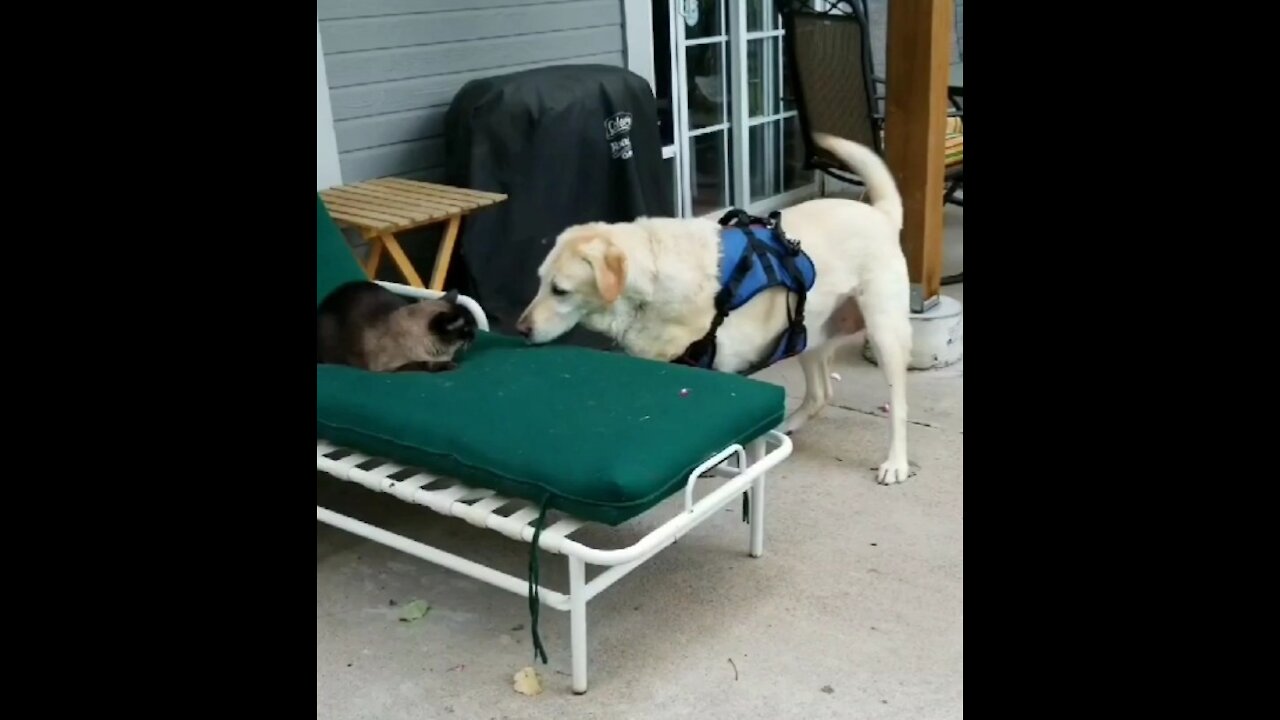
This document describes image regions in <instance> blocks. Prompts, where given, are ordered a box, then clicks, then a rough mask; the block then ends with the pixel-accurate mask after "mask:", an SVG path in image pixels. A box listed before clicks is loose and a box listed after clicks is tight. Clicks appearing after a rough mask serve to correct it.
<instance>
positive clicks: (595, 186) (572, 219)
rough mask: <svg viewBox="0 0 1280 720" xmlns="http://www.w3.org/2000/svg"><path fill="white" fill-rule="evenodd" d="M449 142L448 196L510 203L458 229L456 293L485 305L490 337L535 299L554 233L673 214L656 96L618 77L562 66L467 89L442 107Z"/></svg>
mask: <svg viewBox="0 0 1280 720" xmlns="http://www.w3.org/2000/svg"><path fill="white" fill-rule="evenodd" d="M445 137H446V143H447V147H448V157H447V161H446V162H447V167H446V171H447V182H448V183H449V184H451V185H457V186H461V187H468V188H474V189H476V190H488V191H492V192H500V193H505V194H506V195H507V196H508V197H507V200H506V201H505V202H502V203H499V204H498V205H495V206H491V207H489V208H485V209H481V210H479V211H477V212H475V213H474V214H472V215H470V216H468V217H467V219H466V220H465V221H464V222H463V224H462V232H461V235H460V237H459V239H458V247H459V253H460V261H461V262H456V264H460V265H461V266H462V268H460V270H462V273H461V274H462V275H464V277H459V276H455V277H454V278H453V280H454V283H452V284H454V285H457V286H460V287H461V288H463V291H464V292H466V293H467V294H469V295H472V296H473V297H475V298H476V299H477V300H478V301H480V303H481V304H482V305H483V306H484V308H485V311H486V312H487V313H488V314H489V316H490V319H491V321H492V322H493V323H494V326H495V329H503V330H509V329H510V328H511V326H512V325H514V323H515V321H516V320H517V318H518V316H519V314H520V312H521V311H522V310H523V309H524V308H525V306H526V305H527V304H528V303H529V301H530V300H531V299H533V296H534V294H535V293H536V292H537V290H538V278H537V269H538V265H539V264H541V263H542V260H543V258H545V257H546V254H547V252H548V251H550V249H551V246H552V244H553V243H554V241H555V237H556V235H558V234H559V233H560V231H561V230H563V229H565V228H566V227H568V226H570V225H573V224H576V223H582V222H588V221H595V220H599V221H605V222H624V221H629V220H634V219H635V218H636V217H637V216H640V215H653V216H662V215H672V214H673V213H674V208H673V205H674V199H673V195H672V187H671V181H670V178H669V177H668V176H669V173H668V172H667V171H666V169H665V168H664V167H663V160H662V142H661V139H660V137H659V134H658V115H657V109H656V102H655V100H654V97H653V92H652V91H651V90H650V88H649V84H648V83H647V82H645V80H644V79H643V78H641V77H640V76H639V75H636V74H635V73H632V72H630V71H628V70H626V69H624V68H618V67H613V66H609V65H558V66H553V67H546V68H537V69H534V70H526V71H522V72H517V73H512V74H510V75H502V76H498V77H491V78H484V79H481V80H472V81H471V82H468V83H467V84H466V85H464V86H463V87H462V89H461V90H459V91H458V94H457V95H455V96H454V98H453V102H452V104H451V105H450V106H449V111H448V113H447V114H446V116H445ZM578 337H579V338H581V337H582V336H581V334H579V335H578ZM587 342H588V343H589V344H595V343H594V342H591V341H587Z"/></svg>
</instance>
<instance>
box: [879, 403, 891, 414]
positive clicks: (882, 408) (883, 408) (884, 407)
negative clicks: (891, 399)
mask: <svg viewBox="0 0 1280 720" xmlns="http://www.w3.org/2000/svg"><path fill="white" fill-rule="evenodd" d="M876 409H877V410H879V411H880V412H882V413H887V412H889V403H885V404H883V405H881V406H880V407H878V408H876Z"/></svg>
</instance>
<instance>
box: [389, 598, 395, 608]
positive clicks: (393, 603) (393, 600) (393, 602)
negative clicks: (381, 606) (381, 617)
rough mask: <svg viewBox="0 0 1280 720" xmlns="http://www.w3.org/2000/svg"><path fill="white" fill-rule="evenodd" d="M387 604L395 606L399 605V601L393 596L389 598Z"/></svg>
mask: <svg viewBox="0 0 1280 720" xmlns="http://www.w3.org/2000/svg"><path fill="white" fill-rule="evenodd" d="M387 604H388V605H390V606H391V607H395V606H396V605H397V603H396V601H395V599H394V598H393V599H391V600H388V601H387Z"/></svg>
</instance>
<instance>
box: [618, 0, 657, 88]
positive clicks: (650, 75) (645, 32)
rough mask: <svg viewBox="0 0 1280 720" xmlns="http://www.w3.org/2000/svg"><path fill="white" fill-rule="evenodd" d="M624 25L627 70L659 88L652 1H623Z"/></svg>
mask: <svg viewBox="0 0 1280 720" xmlns="http://www.w3.org/2000/svg"><path fill="white" fill-rule="evenodd" d="M622 24H623V26H624V27H625V30H626V40H627V69H628V70H630V71H631V72H633V73H635V74H637V75H639V76H640V77H642V78H644V79H645V80H647V81H648V82H649V89H650V90H653V89H654V88H656V87H657V85H658V83H657V75H656V74H655V73H654V69H653V68H654V64H653V6H652V5H651V4H650V0H622Z"/></svg>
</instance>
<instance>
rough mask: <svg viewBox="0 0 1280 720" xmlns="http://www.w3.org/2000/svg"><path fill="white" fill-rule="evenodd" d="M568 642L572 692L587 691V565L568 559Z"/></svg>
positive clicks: (579, 560)
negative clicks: (571, 668)
mask: <svg viewBox="0 0 1280 720" xmlns="http://www.w3.org/2000/svg"><path fill="white" fill-rule="evenodd" d="M569 642H570V645H571V647H572V661H573V691H574V692H575V693H577V694H578V695H581V694H582V693H585V692H586V691H587V565H586V563H584V562H583V561H582V560H581V559H579V558H576V557H571V558H569Z"/></svg>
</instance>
